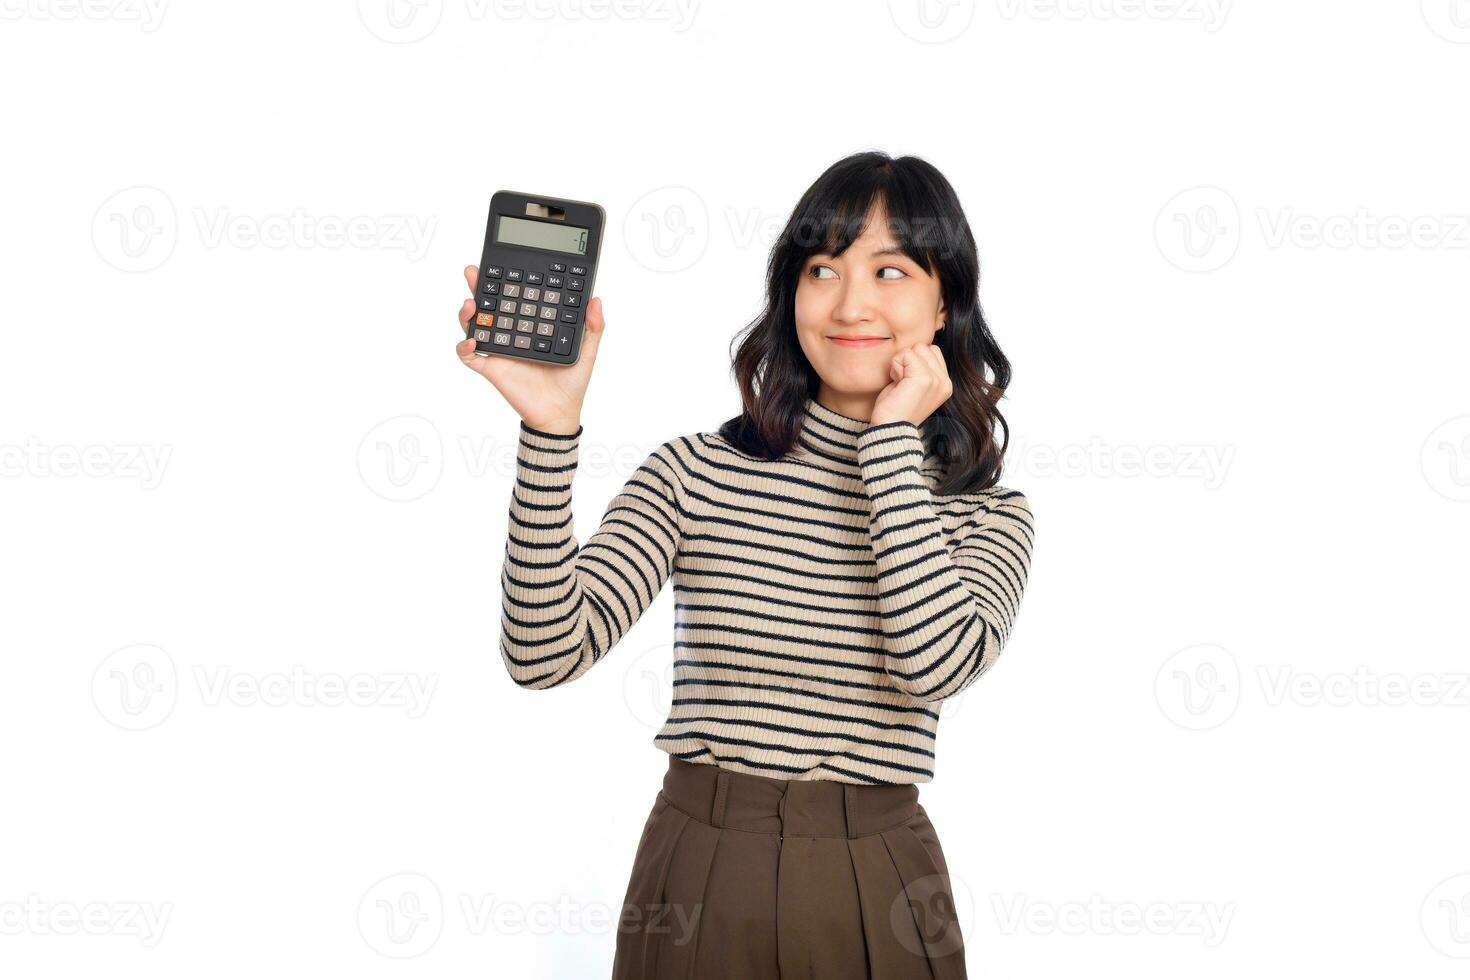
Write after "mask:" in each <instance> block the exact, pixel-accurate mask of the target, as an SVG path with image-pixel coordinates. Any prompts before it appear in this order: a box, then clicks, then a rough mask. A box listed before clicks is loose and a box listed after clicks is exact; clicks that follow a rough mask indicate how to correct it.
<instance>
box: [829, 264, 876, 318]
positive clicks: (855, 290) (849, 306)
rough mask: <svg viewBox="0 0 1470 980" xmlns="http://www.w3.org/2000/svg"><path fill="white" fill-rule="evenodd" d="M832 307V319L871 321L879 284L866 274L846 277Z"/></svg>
mask: <svg viewBox="0 0 1470 980" xmlns="http://www.w3.org/2000/svg"><path fill="white" fill-rule="evenodd" d="M840 290H841V291H840V292H839V293H838V295H837V302H836V305H834V306H833V307H832V319H833V320H835V321H837V322H838V323H871V322H872V320H873V315H874V313H875V311H876V303H877V286H876V284H875V283H874V282H873V280H872V279H871V278H869V277H865V276H856V277H852V278H848V279H844V280H843V282H842V285H841V287H840Z"/></svg>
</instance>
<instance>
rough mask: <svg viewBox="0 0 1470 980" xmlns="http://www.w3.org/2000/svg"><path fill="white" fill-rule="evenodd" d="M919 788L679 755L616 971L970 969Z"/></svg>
mask: <svg viewBox="0 0 1470 980" xmlns="http://www.w3.org/2000/svg"><path fill="white" fill-rule="evenodd" d="M918 796H919V787H918V786H917V785H916V784H912V783H909V784H904V785H881V786H880V785H859V784H854V783H841V782H835V781H831V780H788V779H772V778H768V777H765V776H756V775H751V774H747V773H740V772H734V771H732V770H728V769H721V768H719V767H717V766H715V765H712V764H707V763H692V762H686V761H684V760H682V759H679V758H676V757H674V756H669V768H668V772H667V773H666V774H665V775H664V783H663V789H662V790H661V791H660V792H659V793H658V795H657V796H656V797H655V799H654V803H653V809H652V811H651V812H650V813H649V815H648V820H647V821H646V822H645V823H644V825H643V836H642V838H641V839H640V840H639V841H638V850H637V853H636V855H635V857H634V859H633V871H632V875H631V876H630V879H629V881H628V891H627V895H626V897H625V899H624V902H623V908H622V915H621V918H620V920H619V922H618V933H617V955H616V958H615V959H614V961H613V972H612V977H613V980H964V978H965V949H964V940H963V938H962V937H961V935H960V928H959V921H958V918H957V916H956V912H955V904H954V894H953V892H952V891H951V888H950V883H949V872H948V869H947V867H946V865H945V860H944V852H943V851H942V850H941V849H940V846H939V837H938V835H937V834H936V833H935V831H934V827H933V825H932V824H930V822H929V817H928V815H927V814H925V812H924V808H923V806H921V805H920V804H919V802H918Z"/></svg>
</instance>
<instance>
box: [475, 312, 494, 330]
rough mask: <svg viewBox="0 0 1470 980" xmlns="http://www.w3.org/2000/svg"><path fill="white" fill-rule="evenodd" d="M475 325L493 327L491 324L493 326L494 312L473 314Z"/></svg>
mask: <svg viewBox="0 0 1470 980" xmlns="http://www.w3.org/2000/svg"><path fill="white" fill-rule="evenodd" d="M475 326H477V327H493V326H495V314H494V313H476V314H475Z"/></svg>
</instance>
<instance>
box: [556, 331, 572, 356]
mask: <svg viewBox="0 0 1470 980" xmlns="http://www.w3.org/2000/svg"><path fill="white" fill-rule="evenodd" d="M575 333H576V331H574V330H572V328H571V327H562V328H561V332H560V333H558V334H557V335H556V344H555V346H556V352H557V353H558V354H570V353H571V352H572V337H573V335H574V334H575Z"/></svg>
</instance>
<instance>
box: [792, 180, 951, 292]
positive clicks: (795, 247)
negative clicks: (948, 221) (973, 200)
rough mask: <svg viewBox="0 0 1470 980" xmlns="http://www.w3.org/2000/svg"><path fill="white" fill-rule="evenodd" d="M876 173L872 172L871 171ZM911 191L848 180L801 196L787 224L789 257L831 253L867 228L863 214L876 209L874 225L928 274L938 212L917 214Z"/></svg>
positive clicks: (837, 252) (847, 245)
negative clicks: (879, 219)
mask: <svg viewBox="0 0 1470 980" xmlns="http://www.w3.org/2000/svg"><path fill="white" fill-rule="evenodd" d="M871 176H872V177H877V176H878V175H877V174H872V175H871ZM914 204H915V202H914V199H913V197H912V196H910V195H905V194H903V193H902V192H901V189H900V188H898V187H896V186H893V185H892V184H890V183H889V182H887V181H883V180H881V179H869V180H862V181H853V182H851V183H847V184H840V185H837V186H834V187H831V188H830V190H829V192H828V193H826V194H822V195H819V196H817V197H815V198H813V199H812V200H810V201H803V202H801V204H800V205H799V210H798V213H797V214H796V215H794V216H793V218H792V220H791V224H790V229H791V241H790V244H791V247H792V251H793V258H794V259H796V260H797V261H798V262H805V261H806V260H807V259H808V258H810V257H811V256H813V255H831V256H833V257H837V256H840V255H842V253H844V252H846V251H847V250H848V249H849V248H851V247H852V243H853V242H855V241H857V239H858V238H860V237H861V236H862V234H863V232H864V231H866V230H868V224H869V221H868V219H869V216H870V214H871V213H872V212H873V211H874V210H875V209H877V210H879V211H882V213H883V222H882V225H881V227H879V228H878V229H875V230H877V231H878V232H880V233H886V234H887V237H888V238H889V239H891V240H892V243H893V244H894V245H896V246H897V247H898V248H899V249H900V250H901V251H902V252H903V254H904V255H906V256H908V257H909V258H910V259H912V260H913V261H914V262H915V263H917V264H918V265H919V267H920V268H922V269H924V270H925V271H926V272H929V273H930V274H934V273H935V271H936V264H935V246H936V245H940V244H942V239H941V238H940V236H939V234H938V231H937V228H936V226H937V225H938V222H939V220H940V219H939V216H938V214H936V213H934V209H929V210H930V213H929V214H927V215H924V214H917V213H916V212H917V211H919V210H920V209H919V208H916V207H915V206H914Z"/></svg>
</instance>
